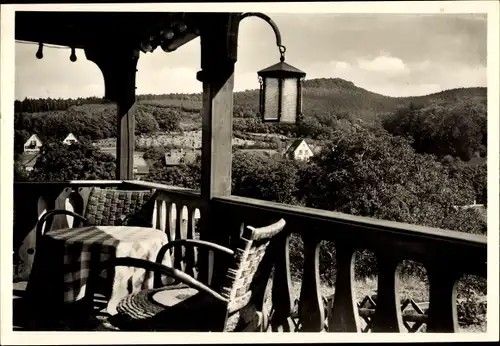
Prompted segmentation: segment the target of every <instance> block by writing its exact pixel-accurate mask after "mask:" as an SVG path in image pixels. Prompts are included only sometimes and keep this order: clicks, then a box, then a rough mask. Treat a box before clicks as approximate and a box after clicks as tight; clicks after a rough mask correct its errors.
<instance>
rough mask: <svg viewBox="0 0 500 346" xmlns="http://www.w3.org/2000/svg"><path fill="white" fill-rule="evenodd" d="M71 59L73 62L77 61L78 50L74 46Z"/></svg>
mask: <svg viewBox="0 0 500 346" xmlns="http://www.w3.org/2000/svg"><path fill="white" fill-rule="evenodd" d="M69 60H71V61H72V62H75V61H76V52H75V48H74V47H72V48H71V55H70V56H69Z"/></svg>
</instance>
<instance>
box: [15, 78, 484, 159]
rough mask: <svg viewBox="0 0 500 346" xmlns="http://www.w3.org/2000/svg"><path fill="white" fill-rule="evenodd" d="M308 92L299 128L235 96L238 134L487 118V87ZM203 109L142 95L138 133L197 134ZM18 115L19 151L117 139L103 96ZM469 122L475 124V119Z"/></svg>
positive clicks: (20, 108)
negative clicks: (74, 140) (404, 113)
mask: <svg viewBox="0 0 500 346" xmlns="http://www.w3.org/2000/svg"><path fill="white" fill-rule="evenodd" d="M303 90H304V99H303V113H304V119H303V121H302V122H301V124H300V125H297V126H284V125H276V124H263V123H262V122H261V121H260V120H259V119H258V117H257V112H258V103H259V92H258V90H248V91H243V92H236V93H235V95H234V116H235V118H234V122H233V124H234V125H233V129H234V131H236V132H239V133H244V132H252V133H255V132H258V133H277V134H283V135H287V136H289V137H302V138H313V139H321V138H329V136H330V135H331V131H332V130H333V129H334V128H339V127H342V126H344V127H345V122H346V121H347V122H350V123H359V121H360V120H361V121H362V123H363V124H364V125H365V126H369V127H373V126H374V125H376V126H381V125H382V120H383V119H386V118H387V117H388V116H390V115H392V114H394V113H395V112H396V110H397V109H398V108H400V107H410V108H412V109H418V108H423V107H431V106H432V107H434V106H435V107H440V108H439V112H440V113H443V109H444V113H446V114H448V113H449V114H462V113H463V114H464V115H465V116H466V118H468V117H469V116H468V114H470V113H471V112H470V110H462V109H461V108H460V109H458V110H454V111H452V110H453V109H454V108H456V107H457V104H464V102H467V101H470V102H468V103H469V104H470V105H472V109H477V111H476V113H480V114H482V117H483V118H484V119H485V118H486V97H487V94H486V88H461V89H452V90H446V91H442V92H439V93H435V94H431V95H426V96H418V97H399V98H398V97H389V96H384V95H380V94H377V93H374V92H371V91H368V90H365V89H363V88H360V87H358V86H356V85H354V84H353V83H352V82H349V81H346V80H343V79H339V78H321V79H311V80H306V81H305V82H304V88H303ZM410 104H411V106H410ZM201 105H202V95H201V94H165V95H138V97H137V108H136V113H135V114H136V134H148V133H154V132H155V131H158V130H160V131H162V132H165V131H167V132H169V131H177V130H186V131H189V130H198V129H200V128H201V118H200V115H199V110H200V109H201ZM460 107H462V108H463V106H460ZM467 107H469V106H467ZM470 108H471V107H469V108H468V109H470ZM15 113H16V115H15V123H14V127H15V130H16V131H15V133H16V140H15V141H16V145H15V147H16V150H22V145H23V143H24V142H25V141H26V140H27V139H28V138H29V136H30V135H31V134H33V133H36V134H38V136H39V137H40V138H42V140H44V138H61V139H62V138H64V137H65V136H67V134H68V133H70V132H72V133H74V134H75V135H76V136H77V137H86V138H88V139H91V140H98V139H103V138H109V137H115V136H116V135H117V133H116V107H115V106H114V105H113V104H110V103H109V102H107V101H104V100H103V99H102V98H97V97H92V98H78V99H51V98H48V99H25V100H22V101H16V102H15ZM427 113H429V114H434V113H435V112H434V111H429V112H427ZM469 121H472V122H475V121H476V120H474V119H472V118H471V119H470V120H469ZM481 121H482V120H481ZM481 126H482V125H481ZM396 130H397V131H399V129H396ZM396 130H394V131H396ZM399 132H401V131H399ZM406 132H408V131H406ZM483 137H485V136H483ZM482 140H484V139H482Z"/></svg>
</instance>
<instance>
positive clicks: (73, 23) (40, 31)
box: [15, 11, 214, 48]
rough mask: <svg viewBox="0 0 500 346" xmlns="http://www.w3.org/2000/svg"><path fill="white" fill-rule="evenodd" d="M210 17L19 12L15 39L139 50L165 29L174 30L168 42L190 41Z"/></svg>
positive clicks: (159, 14)
mask: <svg viewBox="0 0 500 346" xmlns="http://www.w3.org/2000/svg"><path fill="white" fill-rule="evenodd" d="M213 17H214V14H212V13H182V12H28V11H18V12H16V18H15V19H16V23H15V39H16V40H22V41H31V42H42V43H46V44H53V45H62V46H69V47H75V48H85V47H86V46H88V45H94V44H96V43H97V44H99V45H101V44H104V45H109V46H115V45H117V44H118V45H127V46H131V47H137V48H139V47H140V44H141V42H143V41H144V40H148V39H150V38H154V37H158V36H159V35H161V33H162V31H165V30H167V29H172V30H173V31H174V34H175V35H174V37H173V38H172V39H171V41H174V40H177V41H179V40H180V41H182V40H183V39H184V41H186V40H185V38H184V37H185V36H186V35H189V37H190V38H191V39H192V38H194V37H196V36H197V35H198V34H199V27H200V25H202V23H206V22H210V20H211V19H213ZM182 24H184V25H185V27H183V29H184V30H182V31H181V30H179V25H182ZM186 42H187V41H186ZM156 43H158V42H156ZM160 43H161V42H160ZM184 43H185V42H184ZM153 46H155V44H154V42H153ZM155 48H156V47H155Z"/></svg>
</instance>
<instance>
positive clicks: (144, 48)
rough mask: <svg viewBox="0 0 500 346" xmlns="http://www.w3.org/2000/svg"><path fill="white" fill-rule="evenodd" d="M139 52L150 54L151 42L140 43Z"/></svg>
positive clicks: (151, 49)
mask: <svg viewBox="0 0 500 346" xmlns="http://www.w3.org/2000/svg"><path fill="white" fill-rule="evenodd" d="M141 50H142V51H143V52H144V53H150V52H152V51H153V46H152V45H151V42H149V41H147V42H141Z"/></svg>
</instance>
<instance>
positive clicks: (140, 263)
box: [102, 257, 228, 303]
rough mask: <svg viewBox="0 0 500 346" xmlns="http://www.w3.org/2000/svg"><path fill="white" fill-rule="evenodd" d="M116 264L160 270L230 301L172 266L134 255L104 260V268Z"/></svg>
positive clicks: (220, 299)
mask: <svg viewBox="0 0 500 346" xmlns="http://www.w3.org/2000/svg"><path fill="white" fill-rule="evenodd" d="M115 266H127V267H138V268H143V269H146V270H151V271H154V272H159V273H161V274H164V275H167V276H170V277H174V278H176V279H178V280H179V281H181V282H183V283H185V284H186V285H188V286H189V287H192V288H195V289H197V290H199V291H202V292H205V293H207V294H208V295H210V296H212V297H213V298H215V299H217V300H219V301H221V302H223V303H228V299H226V298H224V297H223V296H221V295H220V294H219V293H217V292H215V291H214V290H212V289H211V288H210V287H208V286H206V285H204V284H203V283H201V282H199V281H198V280H196V279H195V278H193V277H191V276H189V275H188V274H186V273H183V272H182V271H180V270H177V269H175V268H170V267H167V266H165V265H163V264H159V263H155V262H151V261H148V260H144V259H140V258H132V257H118V258H115V259H113V260H110V261H108V262H104V265H103V267H104V268H103V269H102V270H106V269H109V268H110V267H115Z"/></svg>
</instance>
